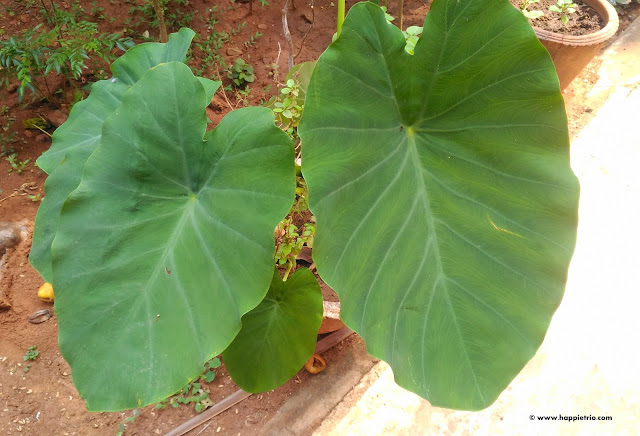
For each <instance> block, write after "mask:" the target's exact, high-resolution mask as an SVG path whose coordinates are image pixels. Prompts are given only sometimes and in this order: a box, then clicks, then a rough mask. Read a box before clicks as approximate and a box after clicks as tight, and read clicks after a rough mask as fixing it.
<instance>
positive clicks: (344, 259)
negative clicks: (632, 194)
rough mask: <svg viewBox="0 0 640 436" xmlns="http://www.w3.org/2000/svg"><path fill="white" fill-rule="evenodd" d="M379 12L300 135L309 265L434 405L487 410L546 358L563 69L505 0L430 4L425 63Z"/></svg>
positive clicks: (333, 57) (569, 242)
mask: <svg viewBox="0 0 640 436" xmlns="http://www.w3.org/2000/svg"><path fill="white" fill-rule="evenodd" d="M404 46H405V41H404V38H403V36H402V34H401V33H400V31H399V30H398V29H397V28H395V27H394V26H392V25H390V24H388V23H387V22H386V21H385V19H384V14H383V13H382V12H381V10H380V8H378V7H376V6H375V5H373V4H358V5H356V6H354V7H353V8H352V9H351V11H350V12H349V15H348V17H347V19H346V22H345V25H344V28H343V32H342V35H341V36H340V38H339V39H338V40H337V41H336V42H335V43H334V44H332V45H331V46H330V47H329V48H328V49H327V51H326V52H325V53H324V54H323V55H322V56H321V58H320V59H319V61H318V63H317V65H316V68H315V71H314V73H313V77H312V79H311V83H310V85H309V90H308V94H307V100H306V103H305V112H304V115H303V119H302V122H301V124H300V129H299V133H300V137H301V138H302V144H303V154H302V163H303V174H304V176H305V178H306V180H307V183H308V186H309V198H310V207H311V210H312V211H313V213H314V214H315V215H316V218H317V234H316V237H315V241H314V256H313V257H314V261H315V263H316V265H317V267H318V272H319V273H320V275H321V276H322V278H323V279H324V280H325V281H326V282H327V283H328V284H329V285H330V286H331V287H332V288H333V289H335V290H336V291H337V293H338V294H339V296H340V299H341V301H342V307H341V317H342V319H343V321H344V322H345V323H346V324H347V325H348V326H349V327H351V328H352V329H354V330H355V331H357V332H358V333H359V334H360V335H361V336H362V337H363V338H364V340H365V341H366V343H367V348H368V350H369V351H370V352H371V354H373V355H374V356H377V357H379V358H382V359H384V360H386V361H387V362H389V363H390V364H391V366H392V368H393V370H394V374H395V378H396V381H397V382H398V384H400V385H401V386H403V387H405V388H407V389H409V390H411V391H414V392H416V393H418V394H420V395H421V396H423V397H424V398H427V399H428V400H430V401H431V402H432V403H433V404H434V405H437V406H442V407H448V408H454V409H468V410H477V409H482V408H484V407H487V406H488V405H490V404H491V403H492V402H493V401H494V400H495V399H496V398H497V396H498V395H499V394H500V392H501V391H502V390H503V389H504V388H505V387H506V386H507V385H508V384H509V382H510V381H511V380H512V379H513V378H514V377H515V375H516V374H517V373H518V372H519V371H520V370H521V369H522V367H523V366H524V365H525V364H526V362H527V361H528V360H529V359H530V358H531V357H532V356H533V355H534V354H535V352H536V350H537V348H538V347H539V345H540V343H541V342H542V340H543V338H544V335H545V333H546V330H547V328H548V325H549V322H550V319H551V317H552V315H553V313H554V311H555V310H556V308H557V307H558V305H559V304H560V301H561V299H562V295H563V291H564V285H565V281H566V276H567V267H568V264H569V261H570V259H571V255H572V252H573V248H574V244H575V236H576V220H577V202H578V192H579V188H578V184H577V180H576V178H575V176H574V175H573V173H572V172H571V169H570V167H569V147H568V145H569V144H568V134H567V127H566V115H565V112H564V106H563V101H562V97H561V95H560V93H559V89H558V79H557V77H556V75H555V71H554V67H553V64H552V62H551V60H550V58H549V55H548V54H547V53H546V51H545V50H544V48H543V47H542V45H541V44H540V43H539V42H538V41H537V40H536V37H535V35H534V33H533V31H532V30H531V28H530V26H529V25H528V24H527V22H526V20H525V19H524V18H523V17H522V14H521V13H519V12H518V11H517V10H516V9H515V8H513V7H512V6H511V4H509V2H508V1H506V0H504V1H503V0H501V1H496V0H467V1H459V0H435V1H434V2H433V4H432V7H431V10H430V11H429V14H428V15H427V18H426V20H425V24H424V33H423V35H422V38H421V39H420V40H419V42H418V44H417V46H416V49H415V55H414V56H411V55H409V54H408V53H406V52H405V51H404Z"/></svg>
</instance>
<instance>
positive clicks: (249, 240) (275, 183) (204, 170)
mask: <svg viewBox="0 0 640 436" xmlns="http://www.w3.org/2000/svg"><path fill="white" fill-rule="evenodd" d="M205 105H206V96H205V90H204V88H203V86H202V84H201V82H200V81H199V80H198V79H197V78H196V77H194V76H193V74H192V73H191V71H190V69H189V68H188V67H187V66H186V65H184V64H182V63H177V62H172V63H164V64H160V65H158V66H156V67H155V68H152V69H150V70H149V71H148V72H147V73H146V74H145V75H144V76H143V77H142V78H140V79H139V81H138V82H137V83H136V84H134V85H133V86H132V87H131V89H129V90H128V91H127V92H126V93H125V94H124V96H123V99H122V104H121V106H120V107H119V108H118V110H117V111H116V112H115V113H114V114H113V115H111V116H110V117H109V118H108V119H107V120H106V121H105V123H104V128H103V129H102V139H101V142H100V145H99V146H98V148H97V149H96V151H95V152H94V153H93V154H92V155H91V157H90V158H89V159H88V161H87V164H86V165H85V168H84V172H83V178H82V182H81V183H80V185H79V186H78V188H77V189H76V190H75V191H74V192H73V193H72V194H71V195H70V196H69V198H68V200H67V201H66V202H65V204H64V206H63V209H62V212H61V215H60V222H59V225H58V232H57V234H56V237H55V240H54V242H53V246H52V254H53V272H54V280H53V285H54V289H55V290H56V315H57V317H58V320H59V325H60V329H59V344H60V350H61V351H62V353H63V355H64V357H65V359H66V360H67V362H69V365H70V366H71V368H72V373H73V380H74V383H75V385H76V387H77V388H78V391H79V392H80V394H81V395H82V396H83V397H84V398H85V399H86V400H87V407H88V408H89V409H90V410H118V409H123V408H133V407H139V406H141V405H145V404H149V403H152V402H156V401H159V400H161V399H163V398H164V397H166V396H168V395H170V394H172V393H174V392H175V391H177V390H178V389H179V388H180V387H182V386H184V385H185V384H186V383H187V382H188V381H189V380H190V379H191V378H193V377H195V376H197V375H198V374H199V371H200V370H201V368H202V365H203V364H204V362H206V361H207V360H209V359H210V358H212V357H213V356H215V355H217V354H219V353H220V352H222V351H223V350H224V349H225V348H226V347H227V346H228V345H229V344H230V343H231V341H232V340H233V338H234V337H235V336H236V334H237V333H238V331H239V330H240V326H241V323H240V319H241V317H242V315H244V314H245V313H247V312H248V311H250V310H251V309H253V308H254V307H256V306H257V305H258V304H259V302H260V301H261V300H262V298H263V297H264V295H265V294H266V292H267V290H268V288H269V284H270V282H271V278H272V274H273V254H274V251H275V247H274V240H273V229H274V227H275V226H276V225H277V223H278V222H279V221H280V220H281V219H282V218H283V217H284V216H285V215H286V213H287V212H288V210H289V208H290V207H291V204H292V202H293V197H294V190H295V171H294V167H293V146H292V143H291V141H290V140H289V138H288V136H287V135H286V134H285V133H283V132H282V131H281V130H280V129H278V128H277V127H276V126H275V125H274V119H273V114H272V113H271V111H269V110H268V109H266V108H245V109H241V110H237V111H233V112H232V113H230V114H228V115H227V116H226V117H225V118H224V119H223V120H222V121H221V122H220V124H219V125H218V127H217V128H216V129H215V130H214V132H213V134H212V135H211V136H210V137H208V139H207V140H206V141H204V140H203V136H204V134H205V128H206V116H205V111H204V108H205ZM107 387H108V388H107Z"/></svg>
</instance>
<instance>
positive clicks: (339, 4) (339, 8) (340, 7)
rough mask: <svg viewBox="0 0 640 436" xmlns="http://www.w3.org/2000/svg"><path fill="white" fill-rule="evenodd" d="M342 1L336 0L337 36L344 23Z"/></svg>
mask: <svg viewBox="0 0 640 436" xmlns="http://www.w3.org/2000/svg"><path fill="white" fill-rule="evenodd" d="M344 1H345V0H338V29H337V35H338V36H340V32H342V23H344Z"/></svg>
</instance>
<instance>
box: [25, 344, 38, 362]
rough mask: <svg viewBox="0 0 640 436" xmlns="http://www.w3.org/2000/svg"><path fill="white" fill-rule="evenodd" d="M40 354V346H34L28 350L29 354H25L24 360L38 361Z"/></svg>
mask: <svg viewBox="0 0 640 436" xmlns="http://www.w3.org/2000/svg"><path fill="white" fill-rule="evenodd" d="M38 354H40V352H39V351H38V346H37V345H32V346H30V347H29V348H27V352H26V353H24V356H23V357H22V360H24V361H25V362H26V361H27V360H36V358H37V357H38Z"/></svg>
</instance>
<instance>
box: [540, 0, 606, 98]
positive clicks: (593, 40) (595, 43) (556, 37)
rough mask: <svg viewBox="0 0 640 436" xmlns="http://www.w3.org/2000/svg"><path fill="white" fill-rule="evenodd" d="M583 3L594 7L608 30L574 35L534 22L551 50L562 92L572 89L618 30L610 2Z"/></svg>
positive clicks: (542, 39)
mask: <svg viewBox="0 0 640 436" xmlns="http://www.w3.org/2000/svg"><path fill="white" fill-rule="evenodd" d="M582 1H583V2H584V3H585V4H587V5H588V6H590V7H592V8H593V9H594V10H595V11H596V12H597V13H598V15H599V16H600V17H602V19H603V21H604V23H605V25H604V27H603V28H602V29H600V30H599V31H597V32H595V33H588V34H585V35H579V36H574V35H567V34H563V33H557V32H550V31H548V30H544V29H541V28H539V27H536V26H535V21H532V25H533V30H534V31H535V32H536V36H537V37H538V39H540V42H542V45H544V46H545V48H546V49H547V50H548V51H549V54H550V55H551V59H553V63H554V64H555V66H556V71H557V72H558V78H559V79H560V89H564V88H566V87H567V86H569V83H571V81H572V80H573V79H574V78H575V77H576V76H577V75H578V74H580V72H581V71H582V70H583V69H584V67H586V66H587V64H589V62H591V59H593V57H594V56H595V55H596V54H598V52H599V51H600V49H601V48H602V46H603V45H604V44H605V43H606V42H607V41H609V40H610V39H611V38H612V37H613V36H614V35H615V34H616V32H617V30H618V24H619V22H618V13H617V12H616V10H615V8H614V7H613V6H612V5H611V4H610V3H609V2H608V1H607V0H582Z"/></svg>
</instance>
